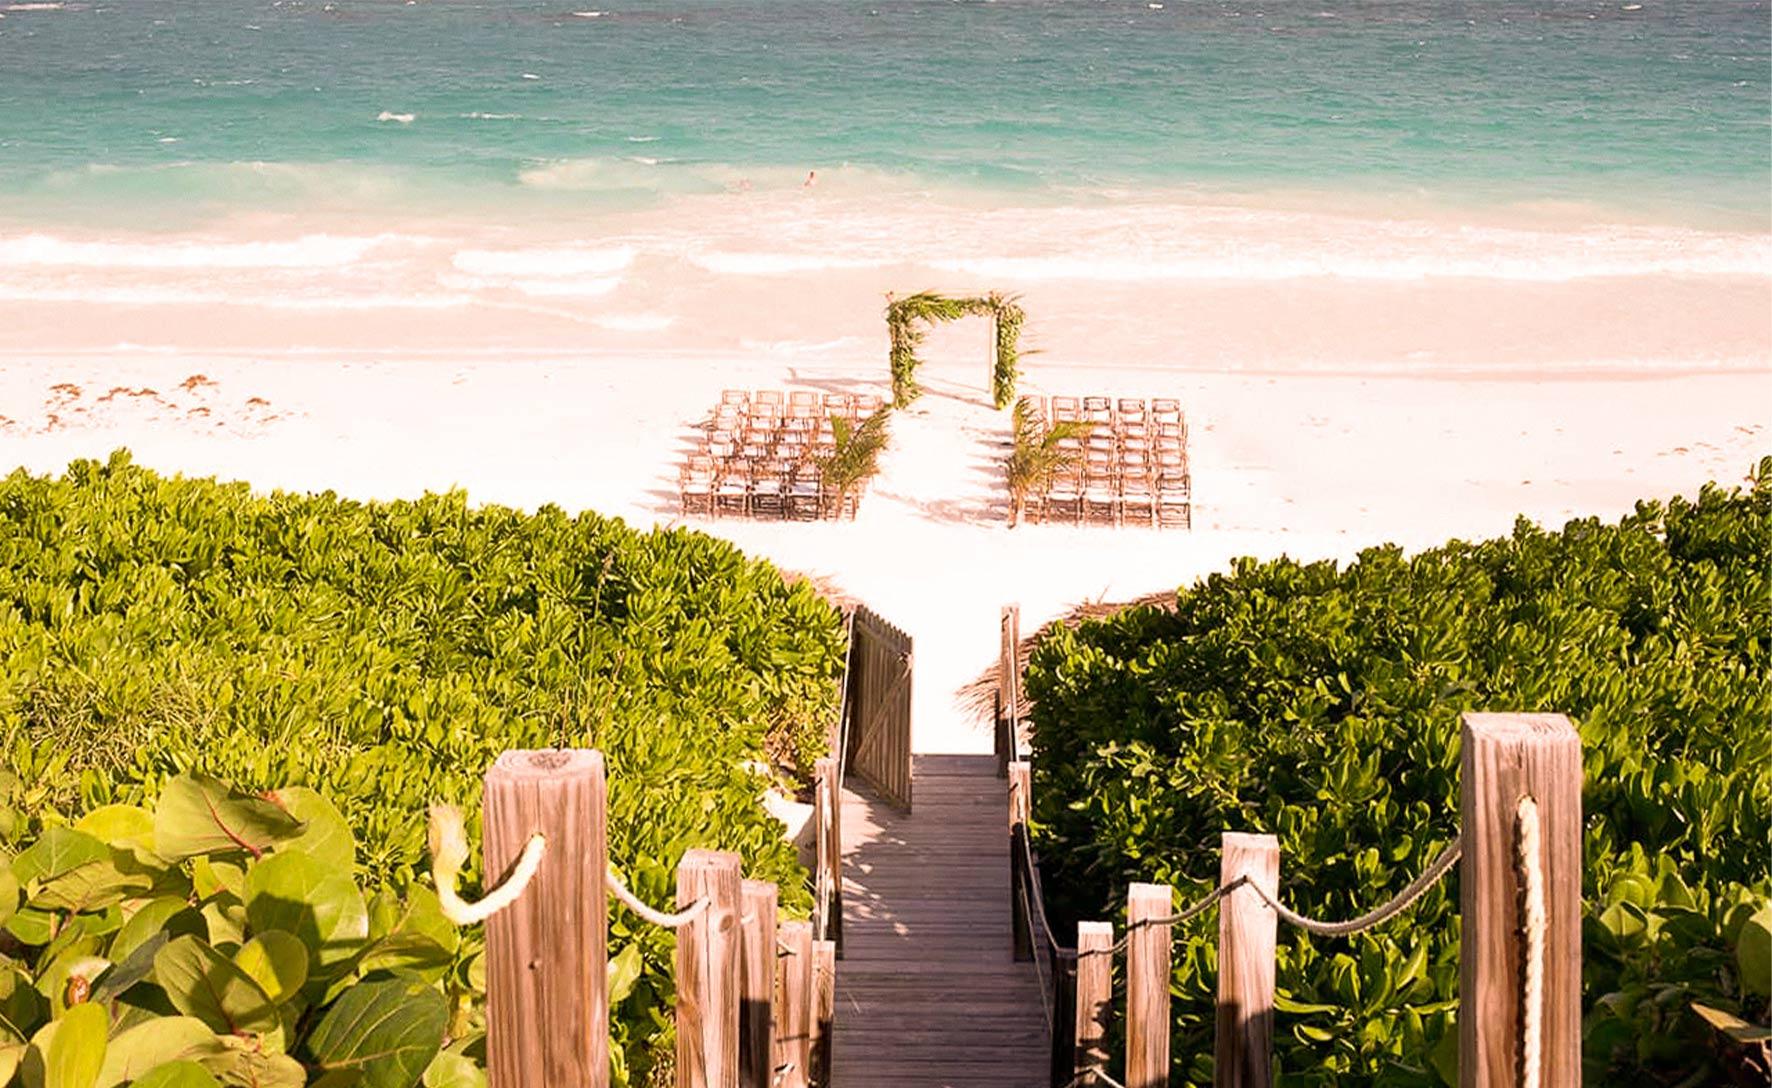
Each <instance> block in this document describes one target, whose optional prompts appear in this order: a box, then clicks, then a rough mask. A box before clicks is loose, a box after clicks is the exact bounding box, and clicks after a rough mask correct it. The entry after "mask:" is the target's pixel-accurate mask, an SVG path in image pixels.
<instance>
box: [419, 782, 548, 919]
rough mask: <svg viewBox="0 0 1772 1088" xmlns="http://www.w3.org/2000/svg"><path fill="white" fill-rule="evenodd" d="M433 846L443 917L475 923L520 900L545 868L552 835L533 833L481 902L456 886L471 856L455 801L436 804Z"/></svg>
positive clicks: (431, 834) (434, 877)
mask: <svg viewBox="0 0 1772 1088" xmlns="http://www.w3.org/2000/svg"><path fill="white" fill-rule="evenodd" d="M428 837H429V839H430V848H431V880H432V881H433V882H434V883H435V884H436V885H437V903H438V905H439V907H440V908H441V909H442V911H443V917H445V918H447V919H449V920H450V921H451V922H454V923H455V924H456V925H458V926H471V925H474V924H475V923H477V922H484V921H485V920H486V919H488V918H490V917H492V916H493V915H494V914H497V913H498V912H499V911H501V910H504V909H505V908H506V907H508V906H510V905H511V904H512V903H515V902H516V901H517V898H518V897H519V896H521V895H522V894H523V892H524V889H526V888H528V887H529V882H530V881H531V880H533V879H534V878H535V873H536V870H538V869H540V868H541V858H542V854H544V853H546V852H547V848H548V839H547V836H546V835H542V834H540V833H537V834H534V835H531V836H529V841H528V842H526V843H524V844H523V852H522V853H521V854H519V855H517V861H516V863H515V864H514V865H512V866H511V868H510V871H509V872H508V873H507V874H506V875H505V878H504V880H503V881H501V882H500V883H499V885H498V887H496V888H493V889H491V890H490V891H488V892H487V893H486V894H485V895H484V896H482V897H481V898H480V901H479V902H477V903H470V902H468V901H467V900H465V899H463V898H462V897H461V896H460V895H459V894H457V892H456V890H455V882H456V879H457V878H458V877H459V876H460V875H461V867H462V865H463V864H465V863H466V862H467V860H468V835H467V831H466V829H465V828H464V827H463V825H462V818H461V810H460V809H458V808H456V807H455V806H454V805H432V806H431V811H430V820H429V831H428Z"/></svg>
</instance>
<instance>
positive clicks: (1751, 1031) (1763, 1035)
mask: <svg viewBox="0 0 1772 1088" xmlns="http://www.w3.org/2000/svg"><path fill="white" fill-rule="evenodd" d="M1692 1011H1693V1012H1695V1013H1697V1014H1698V1015H1699V1017H1700V1018H1702V1019H1703V1020H1704V1022H1705V1023H1707V1024H1709V1025H1710V1026H1711V1027H1713V1028H1716V1029H1717V1030H1718V1031H1720V1032H1722V1033H1723V1034H1724V1035H1727V1036H1728V1037H1729V1038H1730V1039H1733V1040H1734V1041H1735V1042H1738V1043H1741V1044H1742V1045H1744V1046H1745V1045H1749V1044H1753V1043H1765V1042H1768V1041H1772V1028H1763V1027H1761V1026H1760V1025H1758V1024H1750V1023H1748V1022H1747V1021H1746V1020H1743V1019H1742V1018H1741V1017H1739V1016H1736V1015H1735V1014H1734V1013H1728V1012H1724V1011H1723V1010H1722V1009H1713V1008H1711V1007H1710V1006H1709V1005H1700V1004H1699V1003H1698V1002H1696V1001H1694V1002H1693V1003H1692Z"/></svg>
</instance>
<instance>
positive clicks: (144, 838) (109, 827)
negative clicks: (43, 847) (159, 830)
mask: <svg viewBox="0 0 1772 1088" xmlns="http://www.w3.org/2000/svg"><path fill="white" fill-rule="evenodd" d="M74 830H75V831H79V832H81V833H83V834H86V835H91V836H92V837H93V838H95V839H97V840H99V841H100V842H102V843H104V844H106V845H107V846H123V847H132V846H133V847H140V848H141V849H143V850H150V851H151V850H153V849H154V814H153V813H152V812H149V811H148V810H147V809H145V808H142V807H140V806H138V805H101V806H100V807H98V808H95V809H93V810H92V811H91V812H88V813H87V814H86V815H84V816H82V817H80V819H79V820H77V821H76V822H75V823H74Z"/></svg>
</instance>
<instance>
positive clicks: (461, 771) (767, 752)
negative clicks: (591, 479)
mask: <svg viewBox="0 0 1772 1088" xmlns="http://www.w3.org/2000/svg"><path fill="white" fill-rule="evenodd" d="M842 661H843V634H842V628H841V624H840V619H839V616H838V614H837V612H836V611H835V610H834V609H833V608H831V607H830V606H829V605H827V604H825V603H824V602H823V601H821V600H820V599H819V598H818V597H817V596H816V594H815V593H814V592H813V591H812V590H811V589H810V588H809V587H807V586H805V585H798V586H789V585H787V584H786V583H784V581H783V579H782V577H781V574H780V572H779V571H777V570H776V569H774V568H773V567H771V566H769V565H768V564H767V563H762V562H758V561H754V560H750V559H747V558H746V557H745V556H744V555H742V554H741V553H740V552H739V551H738V550H737V549H736V548H734V547H732V546H731V545H729V544H727V543H725V542H723V541H718V540H715V539H713V538H711V537H708V536H705V535H702V534H699V533H694V532H689V531H687V530H682V529H671V530H655V531H652V532H645V533H642V532H637V531H635V530H633V529H630V528H628V527H627V526H625V525H623V524H622V523H621V522H620V521H617V520H613V519H606V518H601V517H598V516H596V515H594V514H580V515H577V516H568V515H567V514H565V513H564V512H562V511H560V510H559V509H557V508H553V507H544V508H543V509H541V510H539V511H537V512H535V513H533V514H525V513H522V512H519V511H516V510H511V509H507V508H503V507H498V506H481V507H470V506H469V505H468V504H467V501H466V499H465V498H464V497H463V496H462V495H461V494H459V493H452V494H447V495H428V496H426V497H424V498H422V499H417V500H414V501H401V502H371V503H366V502H353V501H349V500H345V499H341V498H339V497H338V496H336V495H333V494H330V493H327V494H320V495H291V494H282V493H279V494H272V495H268V496H264V495H254V494H253V493H252V492H251V491H249V490H248V489H247V488H246V487H245V486H243V485H238V484H218V483H215V482H213V481H208V480H187V479H177V478H166V477H162V476H158V475H156V474H154V473H152V472H149V471H147V470H145V469H143V468H140V467H138V466H136V465H134V464H132V463H131V462H130V460H129V458H128V455H127V454H123V453H119V454H115V455H113V456H112V457H111V459H110V461H109V462H108V463H101V462H96V461H80V462H76V463H75V464H73V465H72V466H70V468H69V470H68V472H67V474H66V475H65V476H62V477H59V478H44V477H35V476H31V475H28V474H26V473H24V472H17V473H14V474H13V475H11V476H9V477H7V478H5V479H4V480H0V752H3V753H4V757H3V758H0V764H4V765H6V766H8V767H10V768H11V770H12V771H13V772H14V773H16V775H17V777H18V779H19V781H21V782H22V783H25V784H27V785H26V786H25V787H24V789H25V791H26V794H27V796H25V797H24V799H23V800H21V801H19V802H18V803H16V805H15V808H16V809H17V811H18V812H20V813H21V814H22V815H21V818H22V819H24V820H26V821H27V822H29V823H36V822H55V821H57V820H64V819H67V818H71V816H72V814H77V813H79V812H81V811H85V810H88V809H91V808H94V807H96V806H101V805H105V804H110V803H127V804H148V803H152V801H153V800H154V798H155V797H156V796H157V795H158V794H159V792H160V790H161V783H162V782H163V781H164V780H165V779H166V778H167V777H168V776H170V775H174V774H177V773H179V772H181V771H184V770H187V769H195V770H201V771H205V772H207V773H210V774H213V775H215V776H216V777H218V778H220V779H222V780H224V781H229V782H232V783H234V784H235V785H237V786H239V787H240V788H242V789H245V790H248V791H261V790H269V789H275V788H279V787H282V786H284V785H287V784H295V785H302V786H308V787H312V788H314V789H316V790H318V791H319V792H320V793H322V794H323V795H324V796H326V797H327V798H328V799H329V800H331V801H332V802H333V803H335V804H336V805H338V807H339V808H340V810H341V811H342V812H343V813H344V816H345V818H346V820H347V821H348V823H349V825H350V827H351V829H352V830H353V831H354V832H355V835H356V840H357V842H358V844H359V846H358V850H357V861H358V864H359V866H360V868H361V870H362V871H363V872H364V873H366V874H368V876H369V877H370V878H371V879H373V880H376V881H380V880H390V881H395V882H401V881H404V880H405V879H406V878H407V877H408V875H409V874H411V873H412V872H414V871H415V870H416V869H417V867H418V865H419V863H420V861H421V858H422V855H423V851H424V821H423V812H424V808H425V806H426V805H428V804H430V803H432V802H451V803H455V804H458V805H460V806H461V807H462V808H463V809H464V810H465V811H466V812H467V814H468V817H469V833H470V836H473V837H477V835H478V808H479V797H480V783H481V779H482V776H483V775H484V774H485V771H486V768H487V767H489V766H490V765H491V763H492V761H493V760H494V759H495V758H496V757H497V756H498V754H499V753H500V752H502V751H504V750H506V749H509V748H545V747H554V746H594V747H598V748H601V749H602V750H603V751H604V752H605V754H606V755H607V757H608V759H609V766H610V813H609V830H610V844H609V846H610V856H611V858H612V859H613V860H614V862H615V864H616V866H617V867H618V868H619V869H620V870H621V871H622V873H623V876H624V878H625V879H626V881H627V883H628V885H629V886H630V887H631V888H633V889H634V890H635V892H636V893H637V894H639V895H640V896H642V897H643V898H645V899H646V900H648V901H650V902H655V903H665V902H669V901H670V900H671V898H672V896H673V894H674V891H675V884H674V876H673V870H674V867H675V865H676V862H677V860H678V859H679V858H680V857H681V855H682V853H683V851H684V850H685V849H687V848H689V847H692V846H705V847H717V848H722V849H729V850H736V851H738V852H740V853H741V854H742V855H743V856H744V861H745V871H746V873H747V875H751V876H755V877H757V878H759V879H764V880H772V881H775V882H776V883H778V884H779V885H780V886H781V894H782V899H783V902H784V904H786V906H787V907H788V909H790V910H805V909H807V908H808V907H809V905H810V900H809V896H808V894H807V892H806V890H805V872H804V870H803V869H802V868H801V867H800V866H799V864H798V862H797V861H796V859H795V857H794V852H793V849H792V847H791V846H790V845H789V844H788V843H785V842H783V841H782V838H781V834H782V829H781V825H780V824H779V823H776V822H775V821H774V820H772V819H771V818H769V817H768V815H767V814H766V813H765V812H764V811H763V810H762V808H761V806H760V804H759V803H758V797H759V794H760V793H761V791H762V790H763V788H764V787H765V785H766V784H767V783H766V782H765V781H764V780H763V779H762V778H761V777H760V776H758V775H757V774H755V773H754V772H752V771H750V770H747V769H745V764H746V763H747V762H749V761H755V760H767V759H770V758H771V757H774V759H775V761H776V762H777V763H778V764H786V765H788V766H790V767H792V766H798V767H800V768H805V769H809V768H810V766H811V759H812V758H814V757H815V756H817V755H821V754H823V750H824V744H825V730H826V728H827V727H828V725H829V723H830V721H831V719H832V718H833V717H834V715H835V704H836V683H835V681H836V678H837V676H838V675H839V674H840V672H841V669H842ZM28 830H30V828H29V827H25V826H20V827H12V826H10V825H8V824H7V822H6V821H4V820H0V841H4V840H5V838H6V837H8V836H11V835H13V834H24V833H26V832H27V831H28ZM610 948H611V952H612V953H614V954H617V955H618V956H619V955H620V954H623V953H625V952H627V951H628V950H629V949H633V950H634V953H635V954H636V955H637V956H638V957H639V959H640V960H641V961H642V962H643V966H644V970H643V971H642V972H641V973H640V975H639V977H638V979H637V981H636V983H635V985H634V986H633V987H632V989H631V991H630V994H629V996H628V998H627V999H626V1000H624V1001H623V1002H620V1003H617V1004H616V1005H615V1007H614V1008H613V1010H612V1023H613V1026H614V1029H615V1033H616V1042H617V1044H618V1045H617V1057H618V1063H619V1062H622V1061H625V1063H626V1064H625V1065H618V1071H617V1072H618V1078H625V1076H626V1075H627V1074H628V1073H631V1074H632V1075H633V1076H634V1077H635V1078H636V1079H640V1078H641V1077H642V1076H643V1075H644V1072H645V1066H646V1064H647V1062H648V1061H649V1057H650V1055H652V1054H653V1053H655V1052H662V1051H663V1050H664V1048H665V1046H666V1044H667V1043H668V1041H669V1039H668V1029H669V1022H670V1018H669V1016H668V1015H667V1011H666V1010H667V1008H668V1003H669V1001H670V1000H671V995H672V989H671V981H670V980H671V971H670V956H671V950H672V942H671V937H670V936H669V934H667V933H664V932H662V931H660V930H659V929H658V928H657V927H654V926H647V925H642V924H639V923H637V922H633V921H632V920H631V919H629V918H626V917H624V916H623V915H622V914H621V912H617V913H616V915H615V916H614V918H613V920H612V926H611V945H610ZM629 958H630V959H633V958H634V956H633V955H630V957H629Z"/></svg>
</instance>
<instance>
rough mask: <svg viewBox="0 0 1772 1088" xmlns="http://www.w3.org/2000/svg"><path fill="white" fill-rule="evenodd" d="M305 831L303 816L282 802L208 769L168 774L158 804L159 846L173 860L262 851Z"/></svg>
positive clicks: (156, 828) (156, 832)
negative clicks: (210, 773)
mask: <svg viewBox="0 0 1772 1088" xmlns="http://www.w3.org/2000/svg"><path fill="white" fill-rule="evenodd" d="M301 832H302V826H301V821H300V820H297V819H296V818H295V817H294V816H291V815H290V814H289V813H287V812H285V811H283V810H282V809H281V808H279V807H277V806H276V805H274V804H272V803H271V802H269V801H266V800H263V799H262V798H258V797H252V796H250V795H248V794H244V793H241V792H239V791H238V790H233V789H229V788H228V787H227V786H225V785H223V784H222V783H221V782H219V781H217V780H216V779H214V778H211V777H209V776H208V775H205V774H196V773H187V774H181V775H179V776H178V777H176V778H173V779H171V780H169V781H168V782H167V783H166V785H165V787H164V789H162V791H161V793H160V802H159V804H158V805H156V806H155V808H154V852H155V853H157V854H159V855H160V856H161V857H164V858H169V859H172V860H182V859H184V858H190V857H196V856H197V855H199V854H242V853H244V854H250V855H252V856H253V857H258V856H260V855H262V854H263V853H264V852H265V851H267V850H269V849H271V848H272V847H274V846H277V845H279V844H281V843H286V842H288V841H290V840H291V839H293V838H295V837H296V836H297V835H300V834H301Z"/></svg>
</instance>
